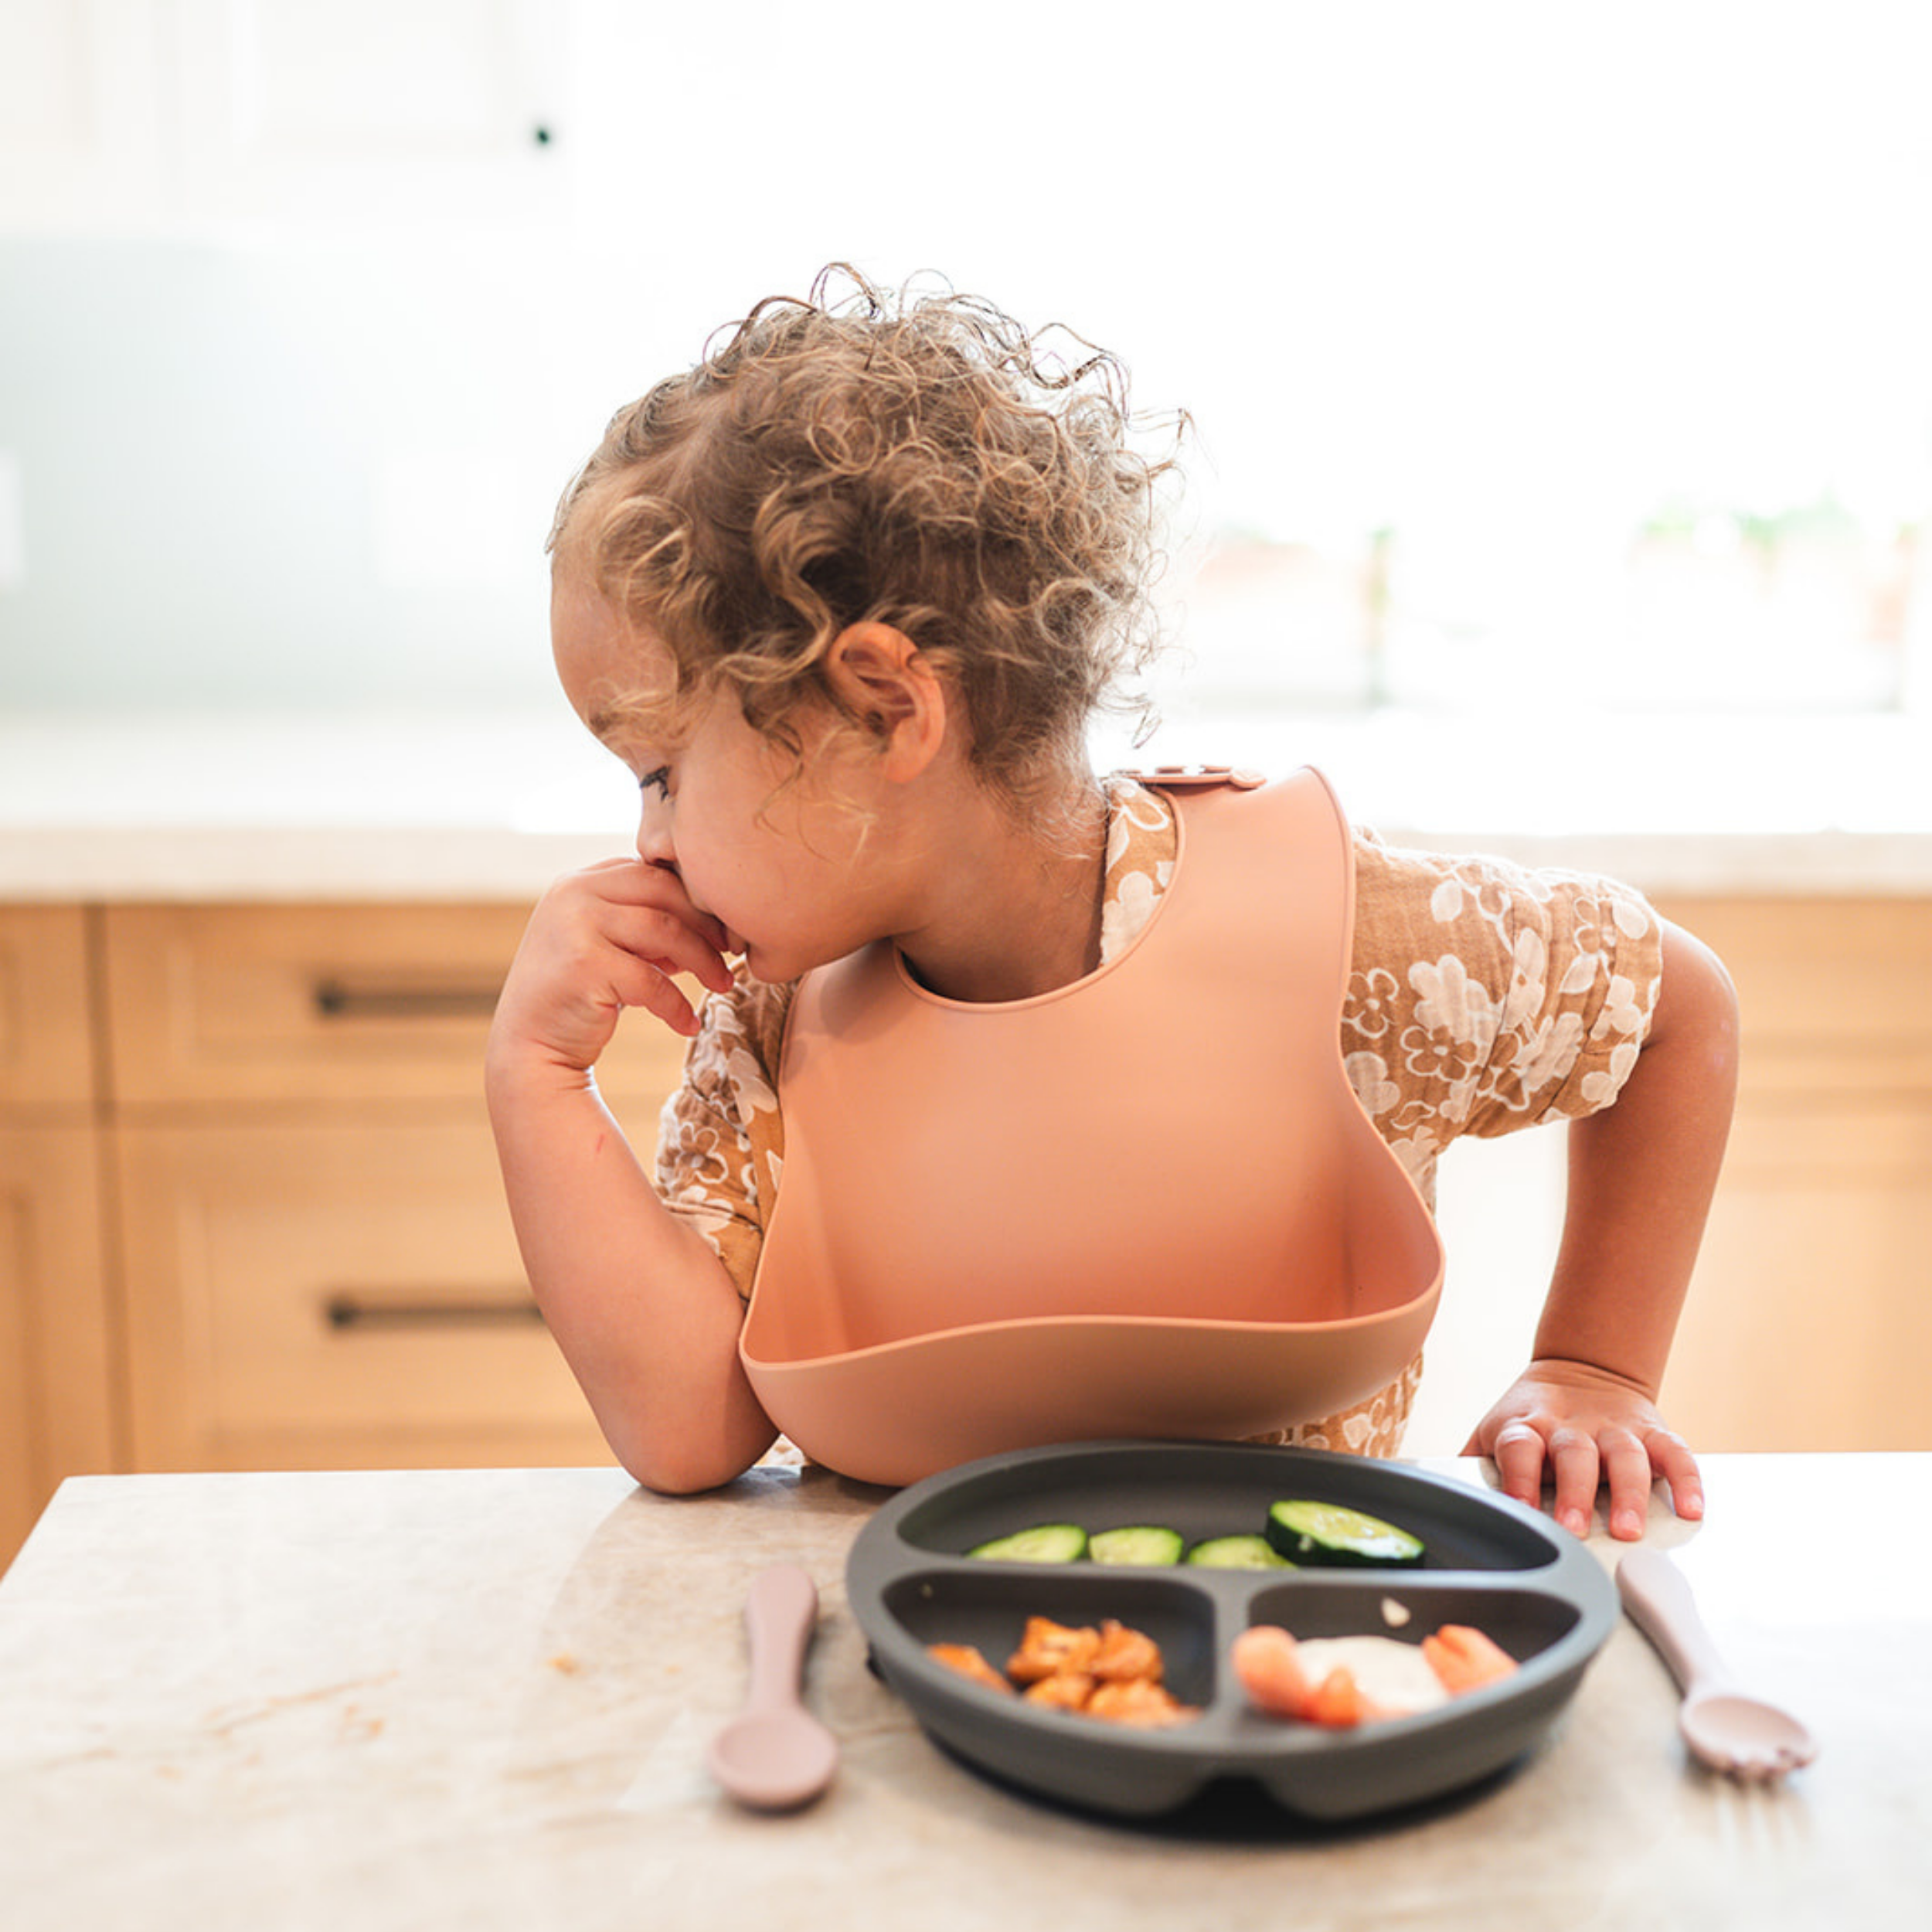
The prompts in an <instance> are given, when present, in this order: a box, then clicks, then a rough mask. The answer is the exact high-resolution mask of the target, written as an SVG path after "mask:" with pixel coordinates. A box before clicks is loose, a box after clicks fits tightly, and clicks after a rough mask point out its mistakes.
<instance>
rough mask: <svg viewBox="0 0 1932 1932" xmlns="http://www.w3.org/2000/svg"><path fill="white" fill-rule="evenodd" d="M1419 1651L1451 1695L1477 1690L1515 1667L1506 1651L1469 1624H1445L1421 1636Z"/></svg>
mask: <svg viewBox="0 0 1932 1932" xmlns="http://www.w3.org/2000/svg"><path fill="white" fill-rule="evenodd" d="M1422 1654H1423V1656H1424V1657H1425V1658H1427V1659H1428V1662H1429V1668H1430V1669H1431V1670H1432V1671H1434V1672H1435V1674H1436V1675H1437V1678H1438V1679H1440V1681H1441V1684H1442V1687H1443V1689H1444V1690H1446V1691H1447V1692H1448V1693H1449V1695H1450V1696H1451V1697H1460V1696H1462V1695H1463V1694H1464V1692H1468V1691H1472V1690H1480V1689H1481V1688H1482V1686H1483V1685H1485V1684H1493V1683H1495V1682H1497V1681H1498V1679H1501V1678H1505V1677H1507V1676H1509V1675H1511V1673H1512V1672H1514V1671H1515V1668H1517V1665H1516V1660H1515V1658H1513V1657H1512V1656H1511V1655H1509V1651H1506V1650H1505V1649H1503V1648H1502V1646H1501V1645H1498V1643H1497V1642H1496V1641H1495V1640H1494V1639H1493V1638H1489V1637H1486V1636H1485V1635H1484V1634H1483V1633H1482V1632H1481V1631H1479V1630H1477V1629H1475V1628H1472V1627H1471V1625H1469V1624H1444V1625H1443V1627H1442V1628H1441V1629H1440V1630H1439V1631H1437V1632H1436V1634H1434V1636H1433V1637H1425V1638H1423V1640H1422Z"/></svg>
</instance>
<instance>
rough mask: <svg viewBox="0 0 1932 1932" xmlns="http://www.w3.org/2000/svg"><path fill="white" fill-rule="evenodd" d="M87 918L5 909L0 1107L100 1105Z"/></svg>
mask: <svg viewBox="0 0 1932 1932" xmlns="http://www.w3.org/2000/svg"><path fill="white" fill-rule="evenodd" d="M85 917H86V916H85V914H84V913H83V912H82V911H81V910H80V907H79V906H0V1107H15V1106H26V1107H39V1106H44V1105H49V1104H52V1105H60V1106H66V1107H73V1108H76V1109H79V1108H83V1107H87V1106H89V1105H90V1104H92V1102H93V1100H94V1046H93V1040H92V1037H91V1034H92V1027H91V1022H90V1017H89V1012H88V999H87V933H86V927H85Z"/></svg>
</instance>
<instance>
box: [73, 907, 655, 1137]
mask: <svg viewBox="0 0 1932 1932" xmlns="http://www.w3.org/2000/svg"><path fill="white" fill-rule="evenodd" d="M527 917H528V913H527V909H526V908H524V907H522V906H507V905H497V904H481V905H447V906H441V905H438V906H427V905H399V904H372V905H362V906H348V905H315V906H298V905H291V906H239V905H236V906H111V907H109V908H108V909H107V923H106V934H107V948H106V950H107V999H108V1011H109V1016H110V1038H111V1048H112V1058H113V1068H114V1094H115V1098H116V1101H117V1104H119V1105H120V1106H121V1107H126V1108H134V1109H141V1108H147V1107H166V1106H175V1105H182V1104H190V1105H215V1104H233V1103H237V1102H240V1103H268V1104H288V1103H291V1102H293V1103H295V1104H301V1105H304V1106H306V1105H311V1104H318V1103H328V1102H332V1101H345V1102H355V1103H362V1102H367V1101H389V1100H447V1101H450V1102H453V1103H459V1104H463V1105H464V1106H466V1107H478V1106H480V1105H481V1093H482V1079H483V1049H484V1043H485V1039H486V1037H487V1036H488V1030H489V1022H490V1015H491V1013H492V1010H493V1009H494V1008H495V1003H496V996H497V993H498V989H499V988H500V987H501V986H502V980H503V975H504V974H505V971H507V970H508V968H509V963H510V960H511V958H512V956H513V955H514V954H515V951H516V947H517V943H518V941H519V939H521V937H522V933H523V927H524V924H525V921H526V918H527ZM683 1056H684V1046H683V1043H682V1040H680V1039H678V1038H677V1037H676V1036H675V1035H673V1034H672V1033H671V1032H668V1029H665V1028H664V1027H662V1026H659V1025H658V1024H657V1023H656V1022H654V1021H651V1020H650V1019H648V1016H639V1018H638V1019H637V1020H636V1021H635V1022H634V1023H633V1024H631V1025H629V1026H624V1027H623V1028H621V1029H620V1030H619V1033H618V1036H617V1040H616V1042H615V1043H614V1045H613V1047H612V1050H611V1054H610V1055H609V1056H608V1060H607V1063H606V1064H604V1066H600V1069H599V1072H598V1078H599V1082H600V1085H601V1086H602V1087H604V1089H605V1090H606V1091H607V1093H609V1094H611V1097H613V1099H614V1100H621V1099H623V1098H624V1097H630V1098H631V1099H632V1100H639V1099H641V1100H645V1101H647V1102H648V1103H649V1104H652V1105H655V1104H656V1103H657V1101H658V1100H659V1099H661V1098H662V1095H663V1094H665V1093H666V1092H668V1090H669V1089H670V1087H671V1086H672V1084H674V1083H675V1080H676V1079H677V1077H678V1073H679V1068H680V1066H682V1061H683Z"/></svg>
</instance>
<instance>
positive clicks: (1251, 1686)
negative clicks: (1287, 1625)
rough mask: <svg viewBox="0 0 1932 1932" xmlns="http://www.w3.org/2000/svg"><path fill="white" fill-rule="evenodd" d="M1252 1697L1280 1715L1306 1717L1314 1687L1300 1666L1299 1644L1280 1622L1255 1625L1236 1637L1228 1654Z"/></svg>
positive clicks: (1236, 1672)
mask: <svg viewBox="0 0 1932 1932" xmlns="http://www.w3.org/2000/svg"><path fill="white" fill-rule="evenodd" d="M1229 1655H1230V1659H1231V1661H1232V1662H1233V1665H1234V1674H1235V1675H1236V1677H1238V1678H1239V1679H1240V1680H1241V1688H1242V1689H1243V1690H1244V1691H1246V1692H1247V1694H1248V1696H1249V1699H1250V1701H1251V1702H1253V1703H1254V1704H1255V1705H1257V1706H1258V1707H1259V1708H1260V1709H1262V1710H1264V1711H1271V1712H1272V1713H1274V1715H1275V1716H1277V1717H1301V1718H1305V1717H1307V1716H1308V1715H1309V1714H1310V1713H1311V1711H1312V1710H1313V1709H1314V1706H1315V1686H1314V1685H1313V1684H1311V1683H1310V1682H1309V1681H1308V1672H1306V1671H1305V1670H1304V1669H1303V1668H1302V1667H1301V1655H1300V1646H1299V1645H1298V1644H1297V1643H1296V1642H1295V1641H1294V1638H1293V1637H1291V1635H1290V1634H1288V1632H1287V1631H1285V1630H1284V1629H1283V1628H1281V1625H1280V1624H1253V1625H1251V1626H1250V1628H1248V1629H1247V1630H1244V1631H1242V1633H1241V1634H1240V1636H1238V1637H1237V1638H1235V1640H1234V1643H1233V1648H1232V1649H1231V1651H1230V1653H1229Z"/></svg>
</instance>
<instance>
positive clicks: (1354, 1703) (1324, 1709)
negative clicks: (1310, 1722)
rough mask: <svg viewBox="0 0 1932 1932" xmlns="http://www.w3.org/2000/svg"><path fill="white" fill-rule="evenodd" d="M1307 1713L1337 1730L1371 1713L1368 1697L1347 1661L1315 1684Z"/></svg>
mask: <svg viewBox="0 0 1932 1932" xmlns="http://www.w3.org/2000/svg"><path fill="white" fill-rule="evenodd" d="M1308 1715H1309V1716H1310V1717H1311V1718H1312V1719H1314V1720H1315V1723H1318V1724H1326V1725H1328V1726H1330V1727H1331V1728H1332V1729H1333V1730H1349V1729H1350V1728H1351V1727H1352V1726H1355V1725H1357V1724H1359V1723H1361V1722H1362V1719H1364V1718H1366V1716H1369V1702H1368V1699H1366V1698H1365V1697H1364V1696H1362V1686H1361V1685H1359V1684H1358V1683H1357V1682H1355V1672H1353V1671H1352V1670H1350V1669H1349V1668H1348V1666H1347V1665H1345V1664H1338V1665H1335V1668H1334V1669H1333V1670H1332V1671H1330V1672H1329V1673H1328V1675H1327V1676H1326V1677H1325V1678H1323V1679H1322V1680H1321V1682H1320V1683H1319V1684H1318V1685H1316V1686H1315V1698H1314V1701H1313V1702H1311V1704H1310V1705H1309V1706H1308Z"/></svg>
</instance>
